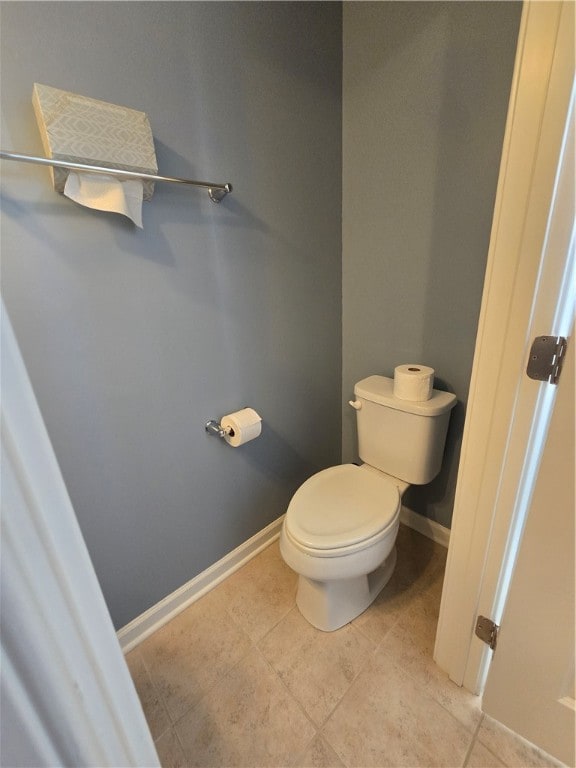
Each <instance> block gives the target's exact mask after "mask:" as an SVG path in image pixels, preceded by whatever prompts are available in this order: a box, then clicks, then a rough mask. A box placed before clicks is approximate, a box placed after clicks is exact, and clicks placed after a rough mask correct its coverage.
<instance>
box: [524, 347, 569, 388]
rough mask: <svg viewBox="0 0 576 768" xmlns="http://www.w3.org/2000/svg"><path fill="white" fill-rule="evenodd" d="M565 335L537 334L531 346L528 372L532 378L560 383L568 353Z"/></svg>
mask: <svg viewBox="0 0 576 768" xmlns="http://www.w3.org/2000/svg"><path fill="white" fill-rule="evenodd" d="M566 343H567V342H566V339H565V338H564V336H537V337H536V338H535V339H534V341H533V342H532V347H531V348H530V357H529V358H528V366H527V367H526V373H527V374H528V376H529V377H530V378H531V379H536V380H537V381H549V382H550V384H558V379H559V378H560V371H561V370H562V363H563V361H564V357H565V355H566Z"/></svg>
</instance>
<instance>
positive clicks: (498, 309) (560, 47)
mask: <svg viewBox="0 0 576 768" xmlns="http://www.w3.org/2000/svg"><path fill="white" fill-rule="evenodd" d="M570 14H573V7H572V4H571V3H568V2H567V3H557V2H552V3H540V2H526V3H525V5H524V9H523V15H522V22H521V27H520V34H519V40H518V50H517V56H516V65H515V72H514V79H513V85H512V93H511V99H510V107H509V113H508V120H507V126H506V133H505V139H504V147H503V154H502V161H501V167H500V178H499V183H498V191H497V196H496V204H495V212H494V220H493V225H492V235H491V241H490V249H489V254H488V265H487V271H486V279H485V286H484V294H483V300H482V309H481V314H480V322H479V329H478V337H477V342H476V350H475V358H474V366H473V371H472V379H471V386H470V398H469V406H468V414H467V419H466V425H465V429H464V437H463V446H462V453H461V459H460V468H459V475H458V485H457V489H456V498H455V506H454V516H453V521H452V530H451V537H450V546H449V550H448V561H447V566H446V578H445V582H444V591H443V596H442V605H441V610H440V618H439V624H438V633H437V637H436V647H435V652H434V658H435V660H436V662H437V663H438V664H439V666H441V667H442V668H443V669H444V670H446V671H447V672H448V674H449V675H450V677H451V679H452V680H454V681H455V682H457V683H458V684H463V685H464V686H465V687H466V688H468V689H469V690H471V691H473V692H475V693H480V692H481V691H482V686H483V681H484V676H485V671H486V665H487V660H488V653H487V651H486V648H487V646H484V645H483V644H482V643H481V641H479V640H478V639H477V638H475V635H474V626H475V620H476V616H477V614H478V612H479V607H480V602H481V598H482V602H483V604H484V606H486V605H489V608H490V609H491V607H493V606H494V605H496V604H497V603H498V597H499V583H500V579H501V575H502V566H503V564H504V563H505V561H506V553H507V549H508V546H509V541H510V538H509V534H510V530H511V528H512V525H513V522H514V520H513V518H514V507H515V504H511V505H510V504H508V505H506V504H504V503H503V502H504V500H505V499H506V498H508V500H509V499H510V494H511V493H513V494H517V493H519V492H521V491H522V474H523V470H524V467H525V459H526V445H527V444H528V443H529V440H530V436H531V435H530V430H531V428H532V426H533V424H532V414H533V413H534V412H535V410H536V406H537V403H538V400H539V397H540V392H541V386H540V385H538V384H537V383H536V382H531V383H532V384H533V385H534V386H533V387H532V389H531V392H530V393H529V395H530V397H529V400H530V398H531V402H526V400H525V398H526V390H525V386H524V389H523V388H522V384H524V369H525V365H526V360H527V356H528V350H529V345H530V342H531V332H532V323H533V321H534V318H535V314H534V312H535V304H534V297H535V293H537V288H538V287H539V280H540V277H541V272H540V270H541V263H542V246H543V243H544V242H545V238H546V232H547V225H548V220H549V213H550V209H551V206H552V204H553V200H554V192H555V184H556V183H557V170H558V161H559V156H560V155H561V149H562V146H563V139H564V135H565V126H566V119H567V118H566V116H567V112H568V103H569V100H570V95H571V92H572V85H573V80H574V66H573V43H572V38H571V34H572V30H573V21H571V20H570V18H568V16H569V15H570ZM563 256H564V259H566V257H567V254H566V253H565V254H563ZM562 277H563V275H562V274H560V275H558V274H557V275H556V279H557V280H558V281H559V282H560V281H561V280H562ZM548 290H549V288H548ZM559 293H560V289H559V288H558V290H557V291H556V294H555V297H554V299H556V300H559V298H560V297H559ZM552 319H553V318H552ZM552 319H551V321H552ZM554 331H555V329H554V328H552V327H546V328H541V329H540V330H539V331H538V334H542V333H553V332H554ZM557 332H558V333H560V332H561V331H560V330H558V331H557ZM565 333H566V331H565ZM538 334H537V335H538ZM521 390H522V391H521ZM521 396H522V398H524V399H523V400H522V402H521V400H520V398H521ZM514 417H516V423H514Z"/></svg>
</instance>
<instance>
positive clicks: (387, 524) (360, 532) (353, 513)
mask: <svg viewBox="0 0 576 768" xmlns="http://www.w3.org/2000/svg"><path fill="white" fill-rule="evenodd" d="M354 395H355V397H356V399H355V400H354V401H350V405H351V406H352V407H353V408H354V409H355V410H356V416H357V426H358V454H359V456H360V459H361V460H362V461H363V462H364V463H363V464H361V465H357V464H343V465H341V466H337V467H329V468H328V469H324V470H322V471H321V472H318V473H317V474H315V475H313V476H312V477H310V478H309V479H308V480H306V482H305V483H304V484H303V485H301V486H300V488H299V489H298V490H297V491H296V493H295V494H294V496H293V497H292V500H291V501H290V504H289V506H288V510H287V512H286V516H285V518H284V522H283V524H282V531H281V533H280V552H281V553H282V557H283V558H284V560H285V562H286V563H287V564H288V565H289V566H290V568H292V569H293V570H294V571H296V573H297V574H299V579H298V594H297V597H296V604H297V605H298V608H299V609H300V612H301V613H302V615H303V616H304V618H305V619H307V621H309V622H310V624H312V625H313V626H315V627H317V628H318V629H321V630H323V631H325V632H332V631H333V630H335V629H338V628H339V627H342V626H343V625H344V624H347V623H348V622H349V621H352V619H354V618H355V617H356V616H358V615H359V614H361V613H362V612H363V611H365V610H366V608H368V606H369V605H370V604H371V603H372V602H373V600H374V599H375V598H376V596H377V595H378V593H379V592H380V591H381V589H382V588H383V587H384V586H385V584H386V583H387V581H388V580H389V579H390V576H391V575H392V572H393V570H394V566H395V565H396V548H395V546H394V545H395V542H396V535H397V533H398V527H399V524H400V507H401V499H402V495H403V494H404V492H405V491H406V489H407V488H408V487H409V486H410V485H425V484H426V483H429V482H430V481H431V480H433V478H434V477H436V475H437V474H438V472H439V471H440V467H441V464H442V456H443V453H444V443H445V441H446V432H447V430H448V421H449V419H450V412H451V410H452V408H453V407H454V406H455V405H456V396H455V395H453V394H451V393H450V392H441V391H439V390H436V389H433V390H432V395H431V397H430V399H429V400H423V401H418V402H415V401H410V400H401V399H399V398H397V397H395V396H394V380H393V379H390V378H388V377H386V376H369V377H368V378H366V379H362V381H359V382H358V383H357V384H356V386H355V387H354Z"/></svg>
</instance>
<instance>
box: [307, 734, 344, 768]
mask: <svg viewBox="0 0 576 768" xmlns="http://www.w3.org/2000/svg"><path fill="white" fill-rule="evenodd" d="M295 767H296V768H344V763H343V762H342V761H341V760H340V758H339V757H338V755H337V754H336V752H334V750H333V749H332V747H331V746H330V744H328V742H327V741H326V740H325V739H323V738H322V736H316V737H315V738H314V740H313V741H312V743H311V744H310V746H309V747H308V749H307V750H306V752H305V753H304V755H303V756H302V757H301V759H300V760H298V761H297V762H296V763H295Z"/></svg>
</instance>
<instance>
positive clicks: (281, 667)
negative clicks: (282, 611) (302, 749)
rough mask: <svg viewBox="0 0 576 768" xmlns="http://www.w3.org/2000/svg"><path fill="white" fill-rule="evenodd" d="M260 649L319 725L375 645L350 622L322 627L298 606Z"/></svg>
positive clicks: (264, 641)
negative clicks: (328, 628) (334, 628)
mask: <svg viewBox="0 0 576 768" xmlns="http://www.w3.org/2000/svg"><path fill="white" fill-rule="evenodd" d="M259 648H260V650H261V651H262V653H263V655H264V656H265V657H266V659H267V660H268V661H269V662H270V663H271V664H272V666H273V667H274V669H275V670H276V671H277V672H278V674H279V675H280V678H281V679H282V681H283V682H284V683H285V684H286V686H287V688H288V689H289V690H290V692H291V693H292V694H293V695H294V696H295V697H296V699H298V701H299V702H300V703H301V704H302V706H303V707H304V709H305V710H306V712H307V713H308V715H309V716H310V717H311V718H312V720H313V721H314V722H315V723H316V724H317V725H322V723H323V722H324V721H325V720H326V718H327V717H328V716H329V715H330V713H331V712H332V711H333V709H334V707H335V706H336V705H337V704H338V702H339V701H340V700H341V699H342V697H343V696H344V694H345V693H346V691H347V690H348V688H349V687H350V685H351V684H352V681H353V680H354V678H355V677H356V675H357V674H358V673H359V672H360V670H361V669H362V667H363V666H364V665H365V663H366V661H367V659H368V658H369V656H370V654H371V653H372V652H373V651H374V648H375V644H374V643H373V642H372V641H371V640H369V639H368V638H367V637H365V636H364V635H363V634H362V633H361V632H358V630H356V629H354V627H352V626H351V625H350V624H348V625H346V626H344V627H342V628H341V629H339V630H337V631H335V632H321V631H320V630H319V629H316V628H315V627H313V626H312V625H311V624H309V623H308V622H307V621H306V619H304V618H303V617H302V615H301V613H300V611H299V610H298V609H297V608H294V609H293V610H292V611H290V613H289V614H288V615H287V616H285V617H284V619H282V621H281V622H280V623H279V624H277V625H276V627H274V629H273V630H272V631H271V632H270V633H269V634H268V635H266V637H265V638H264V639H263V640H261V641H260V643H259Z"/></svg>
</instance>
